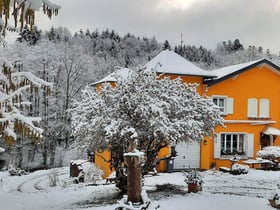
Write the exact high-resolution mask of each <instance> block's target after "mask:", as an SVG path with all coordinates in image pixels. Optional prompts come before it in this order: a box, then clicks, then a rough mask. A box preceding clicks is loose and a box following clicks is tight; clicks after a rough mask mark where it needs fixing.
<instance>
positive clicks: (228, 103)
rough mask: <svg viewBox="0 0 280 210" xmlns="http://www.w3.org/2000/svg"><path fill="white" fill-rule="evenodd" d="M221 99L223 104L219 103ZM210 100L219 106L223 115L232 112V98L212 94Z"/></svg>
mask: <svg viewBox="0 0 280 210" xmlns="http://www.w3.org/2000/svg"><path fill="white" fill-rule="evenodd" d="M214 100H217V103H215V102H214ZM221 100H223V106H221V105H220V104H221V103H220V101H221ZM212 101H213V103H214V104H216V105H217V107H219V109H220V111H221V112H222V114H223V115H227V114H233V98H230V97H227V96H222V95H213V96H212Z"/></svg>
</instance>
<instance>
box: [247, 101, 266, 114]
mask: <svg viewBox="0 0 280 210" xmlns="http://www.w3.org/2000/svg"><path fill="white" fill-rule="evenodd" d="M247 116H248V118H269V100H268V99H265V98H262V99H260V100H259V107H258V99H256V98H248V112H247Z"/></svg>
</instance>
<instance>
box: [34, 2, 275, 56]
mask: <svg viewBox="0 0 280 210" xmlns="http://www.w3.org/2000/svg"><path fill="white" fill-rule="evenodd" d="M52 2H54V3H57V4H59V5H61V6H62V8H61V10H60V12H59V14H58V16H57V17H54V18H53V19H52V20H51V21H50V20H48V19H47V18H46V17H42V16H41V15H38V16H37V20H36V24H37V25H38V26H39V28H40V29H49V28H50V27H51V26H55V27H56V26H64V27H67V28H69V29H70V31H71V32H75V31H79V30H80V29H83V30H85V29H87V28H88V29H90V31H93V30H95V29H96V28H97V29H99V30H100V31H101V30H104V29H106V28H108V29H110V30H111V29H114V30H115V31H116V32H118V33H119V34H120V35H123V34H126V33H127V32H130V33H132V34H134V35H136V36H140V37H143V36H146V37H152V36H155V37H156V38H157V39H158V40H159V41H161V42H163V41H164V40H166V39H167V40H168V41H169V42H170V43H171V44H172V45H173V46H174V44H179V43H180V39H181V38H180V37H181V35H180V34H181V33H182V34H183V41H184V43H185V44H191V45H192V44H194V45H203V46H205V47H207V48H212V49H213V48H215V47H216V44H217V43H218V42H221V41H224V40H225V41H227V40H229V39H231V40H234V39H236V38H239V39H240V41H241V43H243V44H244V45H245V47H248V46H249V45H256V46H262V47H263V48H264V49H267V48H269V49H270V50H271V51H272V52H274V53H278V51H280V1H279V0H52Z"/></svg>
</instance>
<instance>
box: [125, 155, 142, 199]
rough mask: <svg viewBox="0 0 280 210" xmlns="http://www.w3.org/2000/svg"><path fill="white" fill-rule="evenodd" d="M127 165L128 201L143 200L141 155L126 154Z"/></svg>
mask: <svg viewBox="0 0 280 210" xmlns="http://www.w3.org/2000/svg"><path fill="white" fill-rule="evenodd" d="M125 163H126V165H127V196H128V198H127V201H131V202H132V203H140V202H141V190H142V185H141V165H140V158H139V156H133V155H132V156H129V155H128V156H125Z"/></svg>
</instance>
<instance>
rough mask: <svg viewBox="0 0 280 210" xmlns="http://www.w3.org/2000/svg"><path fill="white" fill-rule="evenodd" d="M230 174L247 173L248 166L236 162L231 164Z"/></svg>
mask: <svg viewBox="0 0 280 210" xmlns="http://www.w3.org/2000/svg"><path fill="white" fill-rule="evenodd" d="M230 172H231V173H232V174H236V175H239V174H247V173H248V172H249V166H247V165H240V164H237V163H234V164H232V166H231V171H230Z"/></svg>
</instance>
